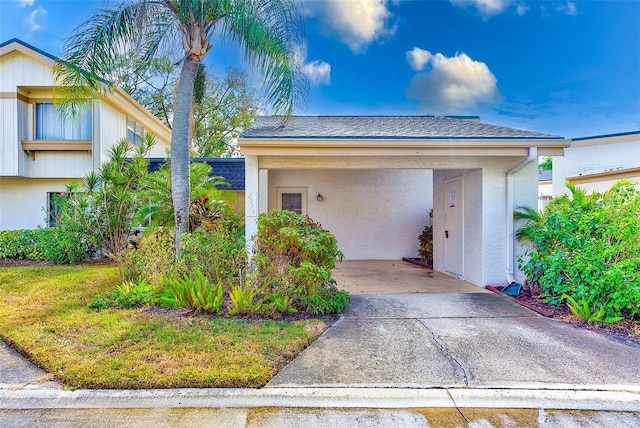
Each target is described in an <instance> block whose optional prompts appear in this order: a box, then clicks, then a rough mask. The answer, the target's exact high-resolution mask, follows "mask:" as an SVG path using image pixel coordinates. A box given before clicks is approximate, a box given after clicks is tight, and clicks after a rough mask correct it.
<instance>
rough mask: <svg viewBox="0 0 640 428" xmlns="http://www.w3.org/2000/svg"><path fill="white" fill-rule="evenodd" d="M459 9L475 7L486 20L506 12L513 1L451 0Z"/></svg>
mask: <svg viewBox="0 0 640 428" xmlns="http://www.w3.org/2000/svg"><path fill="white" fill-rule="evenodd" d="M449 1H450V2H451V3H453V4H454V5H456V6H458V7H469V6H471V7H475V8H476V9H478V13H480V16H482V17H483V18H485V19H488V18H490V17H492V16H495V15H499V14H501V13H502V12H504V11H505V10H506V9H507V8H508V7H509V4H510V3H511V0H449Z"/></svg>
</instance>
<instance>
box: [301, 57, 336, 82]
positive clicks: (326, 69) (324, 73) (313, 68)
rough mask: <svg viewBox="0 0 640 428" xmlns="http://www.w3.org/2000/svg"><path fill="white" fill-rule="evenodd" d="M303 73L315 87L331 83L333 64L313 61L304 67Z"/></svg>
mask: <svg viewBox="0 0 640 428" xmlns="http://www.w3.org/2000/svg"><path fill="white" fill-rule="evenodd" d="M302 72H303V73H304V75H305V76H307V78H308V79H309V81H310V82H311V83H312V84H315V85H328V84H330V83H331V64H329V63H328V62H324V61H317V60H316V61H311V62H308V63H306V64H304V65H303V66H302Z"/></svg>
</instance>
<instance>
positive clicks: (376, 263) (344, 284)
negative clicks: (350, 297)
mask: <svg viewBox="0 0 640 428" xmlns="http://www.w3.org/2000/svg"><path fill="white" fill-rule="evenodd" d="M333 277H334V279H335V280H336V282H337V285H338V288H340V289H342V290H346V291H348V292H349V293H350V294H398V293H482V292H486V293H489V291H485V290H484V289H483V288H480V287H477V286H475V285H473V284H471V283H468V282H466V281H463V280H460V279H457V278H454V277H452V276H450V275H445V274H443V273H441V272H438V271H434V270H432V269H426V268H424V267H420V266H416V265H414V264H411V263H407V262H404V261H398V260H344V261H343V262H341V263H338V264H337V265H336V268H335V269H334V271H333Z"/></svg>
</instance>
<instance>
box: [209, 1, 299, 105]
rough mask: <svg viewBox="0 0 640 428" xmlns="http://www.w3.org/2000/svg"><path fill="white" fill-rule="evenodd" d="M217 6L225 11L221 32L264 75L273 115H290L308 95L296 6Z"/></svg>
mask: <svg viewBox="0 0 640 428" xmlns="http://www.w3.org/2000/svg"><path fill="white" fill-rule="evenodd" d="M220 3H221V4H223V5H224V7H226V8H228V9H227V10H225V15H224V17H223V18H222V24H223V27H222V31H223V32H224V33H225V35H227V36H228V37H230V38H231V39H232V40H233V41H235V42H238V43H239V45H240V46H241V47H242V48H243V50H244V54H245V58H246V60H247V62H248V63H249V64H250V65H251V66H254V67H257V68H258V69H260V70H261V71H262V72H263V73H264V78H263V87H264V90H265V94H266V99H267V102H268V103H269V104H271V105H272V106H273V108H274V113H275V114H286V115H290V114H291V113H292V112H293V108H294V105H298V104H301V103H304V102H305V101H306V97H307V94H308V81H307V80H306V78H305V77H304V75H303V73H302V65H303V64H301V61H300V58H299V50H300V47H301V46H302V43H303V38H304V25H303V21H302V18H301V15H300V12H299V10H298V6H297V5H296V3H295V2H294V1H293V0H269V1H257V0H235V1H222V2H220Z"/></svg>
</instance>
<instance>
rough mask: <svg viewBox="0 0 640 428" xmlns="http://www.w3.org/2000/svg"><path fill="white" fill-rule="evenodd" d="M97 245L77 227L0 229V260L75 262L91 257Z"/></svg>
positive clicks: (88, 234) (85, 232) (86, 233)
mask: <svg viewBox="0 0 640 428" xmlns="http://www.w3.org/2000/svg"><path fill="white" fill-rule="evenodd" d="M96 251H97V245H96V242H95V240H93V239H92V238H91V236H90V233H88V232H87V231H85V230H82V229H81V228H79V227H77V226H68V227H66V226H65V227H62V226H59V227H54V228H50V229H34V230H5V231H0V259H4V260H9V259H12V260H32V261H52V262H54V263H56V264H64V263H76V262H79V261H83V260H86V259H89V258H91V257H92V256H93V255H94V254H95V252H96Z"/></svg>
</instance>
